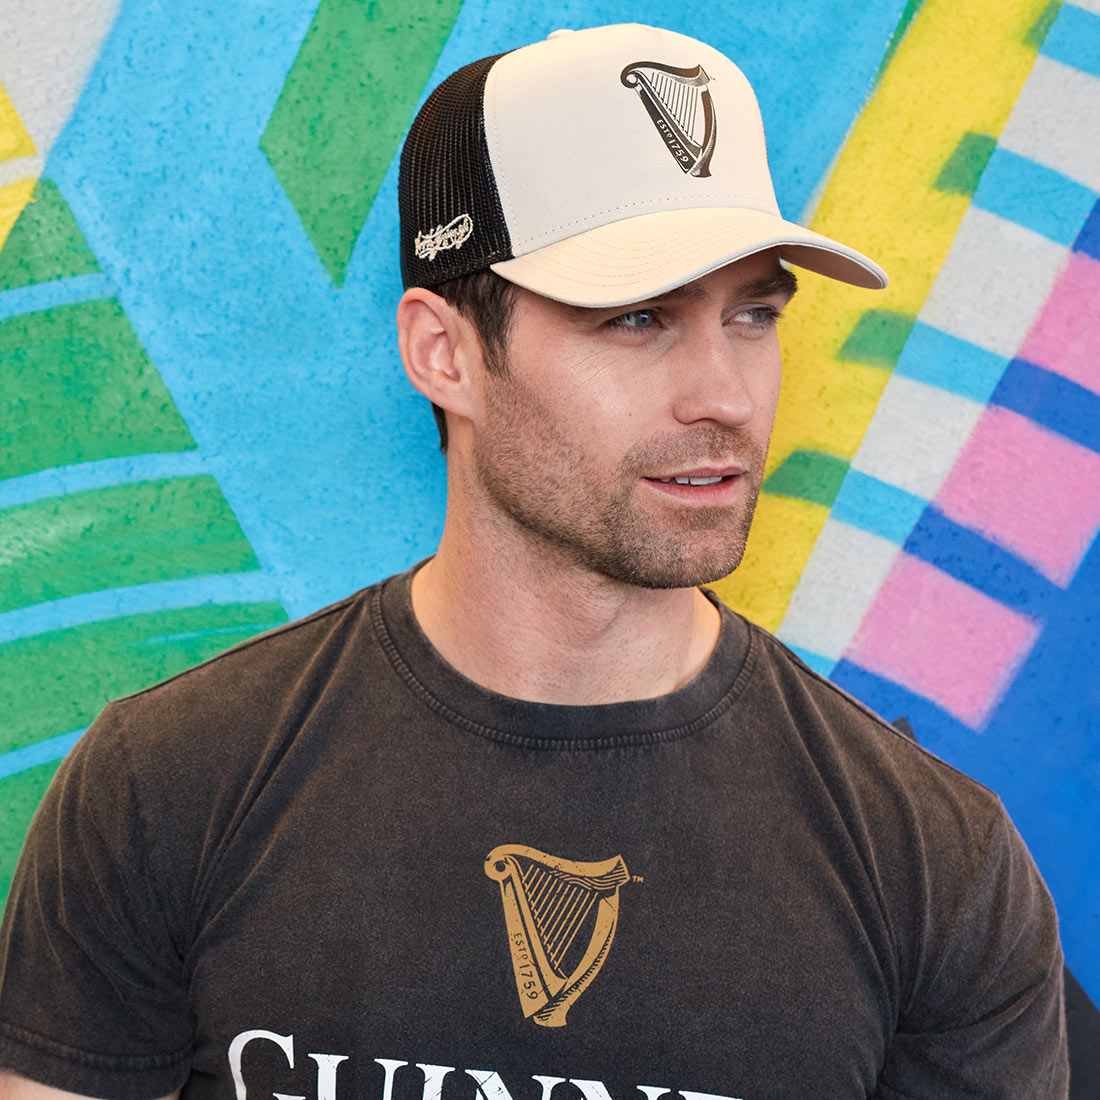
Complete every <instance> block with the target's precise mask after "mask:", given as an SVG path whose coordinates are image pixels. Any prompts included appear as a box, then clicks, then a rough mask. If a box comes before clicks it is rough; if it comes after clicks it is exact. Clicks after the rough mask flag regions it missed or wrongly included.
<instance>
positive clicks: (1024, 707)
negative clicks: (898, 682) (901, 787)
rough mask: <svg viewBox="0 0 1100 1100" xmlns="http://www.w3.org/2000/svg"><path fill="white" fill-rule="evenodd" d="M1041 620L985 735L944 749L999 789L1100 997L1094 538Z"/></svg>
mask: <svg viewBox="0 0 1100 1100" xmlns="http://www.w3.org/2000/svg"><path fill="white" fill-rule="evenodd" d="M1042 620H1043V622H1044V628H1043V632H1042V634H1041V635H1040V637H1039V639H1038V641H1037V643H1036V645H1035V646H1034V647H1033V648H1032V650H1031V653H1030V654H1029V656H1028V658H1027V660H1026V661H1025V662H1024V664H1023V666H1022V667H1021V668H1020V670H1019V671H1018V672H1017V674H1016V676H1015V677H1014V678H1013V681H1012V684H1011V686H1010V687H1009V689H1008V691H1007V692H1006V694H1005V697H1004V698H1003V699H1002V700H1001V703H1000V705H999V706H998V707H997V709H996V710H995V711H994V713H993V715H992V716H991V719H990V721H989V723H988V724H987V726H986V728H985V730H984V731H983V733H982V734H981V735H980V736H973V735H971V736H970V737H967V738H962V737H951V738H950V739H949V744H947V745H945V749H944V751H945V755H947V754H948V753H949V755H948V759H950V760H951V762H952V763H954V764H955V765H956V766H957V767H959V768H961V769H962V770H963V771H965V772H967V773H968V774H970V775H973V776H974V777H975V778H977V779H979V780H981V781H982V782H983V783H986V784H988V785H989V786H990V787H992V788H993V789H994V790H995V791H997V792H998V793H1000V795H1001V797H1002V799H1003V800H1004V802H1005V805H1006V806H1007V807H1008V810H1009V813H1010V814H1011V815H1012V818H1013V820H1014V821H1015V822H1016V825H1017V827H1018V828H1019V830H1020V832H1021V833H1022V834H1023V835H1024V836H1025V837H1026V838H1027V841H1028V845H1029V847H1030V848H1031V850H1032V853H1033V854H1034V856H1035V858H1036V861H1037V862H1038V864H1039V866H1040V867H1041V868H1042V871H1043V876H1044V878H1045V879H1046V881H1047V884H1048V885H1049V886H1050V888H1051V892H1052V893H1053V894H1054V899H1055V901H1056V902H1057V904H1058V911H1059V916H1060V920H1061V928H1062V942H1063V944H1064V946H1065V950H1066V957H1067V959H1068V960H1069V965H1070V967H1071V969H1072V970H1073V972H1074V974H1075V975H1076V977H1077V979H1078V981H1079V982H1080V983H1081V985H1082V986H1083V987H1084V989H1085V990H1086V991H1087V992H1088V994H1089V996H1090V997H1091V998H1092V999H1093V1001H1095V1002H1097V1003H1100V950H1097V943H1098V932H1100V926H1098V923H1097V922H1098V919H1100V916H1098V915H1100V759H1098V758H1097V751H1096V732H1097V728H1098V726H1097V722H1098V719H1097V716H1098V715H1100V676H1097V674H1096V670H1097V669H1098V668H1100V540H1097V541H1096V542H1094V543H1093V545H1092V548H1091V549H1090V550H1089V552H1088V554H1087V555H1086V556H1085V559H1084V560H1083V561H1082V563H1081V565H1080V567H1079V568H1078V570H1077V572H1076V573H1075V574H1074V578H1073V581H1072V582H1071V584H1070V586H1069V588H1068V589H1066V590H1065V591H1061V590H1057V589H1056V590H1055V591H1054V592H1053V593H1052V594H1051V598H1050V599H1049V600H1048V601H1046V602H1045V604H1044V606H1043V614H1042ZM918 732H919V727H918ZM938 736H939V735H938V734H937V737H938Z"/></svg>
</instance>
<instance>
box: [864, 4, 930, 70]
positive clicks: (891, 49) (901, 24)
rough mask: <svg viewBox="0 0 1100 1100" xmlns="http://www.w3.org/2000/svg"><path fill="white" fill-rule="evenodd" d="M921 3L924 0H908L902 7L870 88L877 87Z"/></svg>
mask: <svg viewBox="0 0 1100 1100" xmlns="http://www.w3.org/2000/svg"><path fill="white" fill-rule="evenodd" d="M923 3H924V0H908V2H907V3H906V5H905V7H904V8H903V9H902V13H901V15H900V17H899V18H898V23H897V26H896V27H895V28H894V33H893V34H892V35H890V42H889V44H888V45H887V47H886V53H884V54H883V55H882V61H881V62H880V63H879V67H878V72H876V73H875V79H874V81H873V83H872V84H871V88H872V90H874V89H875V88H877V87H878V82H879V81H880V80H881V79H882V77H883V74H884V73H885V72H886V70H887V69H888V68H889V67H890V62H891V61H893V60H894V54H895V53H897V49H898V46H900V45H901V40H902V39H903V38H904V37H905V32H906V31H907V30H909V24H910V23H912V22H913V19H914V18H915V17H916V14H917V12H918V11H920V7H921V4H923Z"/></svg>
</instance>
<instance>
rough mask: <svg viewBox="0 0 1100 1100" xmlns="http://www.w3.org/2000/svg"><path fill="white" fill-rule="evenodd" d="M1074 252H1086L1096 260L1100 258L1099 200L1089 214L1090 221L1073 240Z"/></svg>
mask: <svg viewBox="0 0 1100 1100" xmlns="http://www.w3.org/2000/svg"><path fill="white" fill-rule="evenodd" d="M1073 251H1074V252H1084V253H1085V255H1086V256H1091V257H1092V258H1093V259H1094V260H1100V202H1098V203H1097V204H1096V205H1095V206H1094V207H1093V208H1092V212H1091V213H1090V214H1089V217H1088V221H1086V222H1085V224H1084V226H1083V227H1082V228H1081V232H1080V233H1078V234H1077V240H1075V241H1074V242H1073Z"/></svg>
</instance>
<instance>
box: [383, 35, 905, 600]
mask: <svg viewBox="0 0 1100 1100" xmlns="http://www.w3.org/2000/svg"><path fill="white" fill-rule="evenodd" d="M399 191H400V202H401V223H402V224H401V250H402V271H403V275H404V279H405V284H406V287H407V288H408V289H407V290H406V294H405V297H404V298H403V300H402V307H401V309H400V310H399V314H398V321H399V328H400V329H401V340H402V354H403V357H404V359H405V362H406V367H407V368H408V369H409V373H410V377H412V378H413V381H414V384H415V385H417V386H418V388H419V389H421V391H422V392H424V393H426V394H427V395H428V396H429V398H431V399H432V400H433V402H434V403H435V404H436V405H437V406H438V408H437V416H438V418H439V421H440V426H441V431H443V432H445V430H446V424H445V421H444V415H443V413H442V411H441V410H442V409H443V408H445V409H447V410H449V412H450V413H452V414H453V416H454V417H455V419H454V420H453V421H452V424H453V426H458V427H461V430H462V456H463V458H462V475H463V476H464V477H467V478H472V479H473V480H472V481H470V482H469V483H468V484H469V485H475V484H476V491H475V495H477V494H480V496H481V499H482V502H483V504H485V505H486V506H487V508H488V510H489V511H490V512H492V513H493V514H494V515H495V516H496V518H497V519H500V520H501V521H502V522H505V523H507V524H511V525H513V527H514V528H515V529H516V530H522V531H524V532H525V533H526V535H529V536H530V537H532V538H537V539H541V540H543V542H544V543H545V544H546V545H548V546H549V545H552V544H554V543H555V542H556V543H557V549H558V550H559V551H560V552H562V553H564V554H566V555H567V556H569V555H575V556H576V557H577V560H581V561H583V562H585V563H586V564H588V565H589V566H592V567H594V568H596V569H597V570H599V571H602V572H605V573H607V574H608V575H612V576H616V577H619V578H620V579H623V580H633V581H634V582H635V583H638V584H642V585H646V586H651V587H666V586H667V587H680V586H683V585H687V584H694V583H698V582H699V581H700V580H706V579H714V578H715V577H717V576H720V575H723V573H724V572H728V571H729V569H731V568H732V567H733V566H734V565H735V564H736V560H737V559H738V558H739V556H740V553H741V550H742V549H743V546H744V537H745V534H746V533H747V526H748V521H749V519H750V518H751V512H752V505H753V502H754V501H755V496H756V492H757V490H758V488H759V484H760V480H761V478H762V474H763V462H764V452H765V450H766V445H767V439H768V434H769V432H770V428H771V419H772V416H773V414H774V410H775V400H776V397H777V394H778V381H779V355H778V343H777V340H776V333H775V320H776V318H777V316H778V313H779V311H780V309H781V308H782V306H783V305H784V304H785V302H786V300H787V298H789V296H790V294H791V293H792V292H793V285H794V280H793V276H791V274H790V272H789V271H788V270H787V269H786V268H785V267H784V266H783V264H782V263H781V261H783V262H788V263H793V264H796V265H798V266H803V267H806V268H809V269H810V270H814V271H817V272H819V273H822V274H825V275H828V276H831V277H833V278H837V279H840V280H843V281H845V282H850V283H853V284H855V285H861V286H867V287H879V286H883V285H885V281H886V280H885V275H884V274H883V273H882V271H881V270H880V269H879V268H878V267H877V265H876V264H874V263H873V261H871V260H869V259H867V258H866V257H864V256H862V255H860V254H859V253H858V252H855V251H854V250H852V249H850V248H848V247H847V246H845V245H842V244H839V243H837V242H835V241H831V240H829V239H828V238H826V237H823V236H820V235H819V234H816V233H813V232H811V231H810V230H807V229H804V228H802V227H801V226H797V225H794V224H793V223H790V222H787V221H784V220H783V218H782V217H781V215H780V213H779V209H778V206H777V204H776V200H775V195H774V191H773V189H772V184H771V179H770V175H769V173H768V166H767V157H766V151H765V145H764V133H763V128H762V124H761V120H760V113H759V109H758V107H757V104H756V100H755V97H754V95H753V93H752V90H751V88H750V87H749V85H748V83H747V81H746V80H745V78H744V76H743V75H742V74H741V72H740V71H739V70H738V69H737V68H736V66H734V65H733V63H732V62H730V61H729V60H728V59H727V58H725V57H724V56H722V55H721V54H720V53H718V52H717V51H716V50H714V49H713V48H711V47H709V46H706V45H705V44H703V43H701V42H698V41H695V40H694V39H691V38H687V37H685V36H683V35H680V34H675V33H673V32H669V31H663V30H658V29H656V28H652V27H643V26H637V25H625V26H616V27H599V28H594V29H592V30H587V31H578V32H557V33H556V34H555V35H552V36H551V38H550V39H548V40H547V41H545V42H540V43H537V44H535V45H533V46H528V47H524V48H523V49H519V50H515V51H513V52H512V53H508V54H503V55H500V56H498V57H493V58H486V59H484V60H483V61H480V62H475V63H474V64H472V65H468V66H466V67H465V68H463V69H461V70H459V71H458V72H457V73H455V74H454V75H453V76H451V77H450V78H448V79H447V80H446V81H444V83H443V84H442V85H440V87H439V88H437V89H436V91H435V92H433V93H432V95H431V96H430V97H429V99H428V100H427V102H426V103H425V105H424V108H423V109H422V111H421V112H420V114H419V115H418V117H417V119H416V121H415V122H414V124H413V127H412V129H411V131H410V134H409V138H408V140H407V142H406V145H405V149H404V151H403V153H402V158H401V177H400V184H399ZM632 362H634V363H635V364H636V366H637V369H636V370H634V371H632V370H631V366H630V364H631V363H632ZM706 387H712V389H711V390H708V389H707V388H706ZM444 444H446V436H445V435H444ZM454 474H455V471H454V469H452V478H454ZM677 477H679V478H681V479H684V478H690V479H691V480H692V481H693V482H703V483H704V484H690V483H689V484H686V485H678V484H677V483H676V481H675V479H676V478H677ZM670 479H671V480H670ZM708 483H713V484H708ZM454 488H456V486H455V485H454V483H453V482H452V489H454ZM605 535H606V536H607V537H605ZM689 550H690V553H688V551H689ZM685 554H686V555H687V556H686V557H685ZM688 558H690V559H691V560H688Z"/></svg>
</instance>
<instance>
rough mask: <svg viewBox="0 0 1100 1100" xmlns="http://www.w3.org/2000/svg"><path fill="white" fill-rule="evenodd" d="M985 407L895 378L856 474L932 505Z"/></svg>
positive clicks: (859, 453) (858, 458)
mask: <svg viewBox="0 0 1100 1100" xmlns="http://www.w3.org/2000/svg"><path fill="white" fill-rule="evenodd" d="M984 411H985V406H984V405H980V404H978V403H977V402H976V401H971V400H969V399H968V398H966V397H961V396H959V394H955V393H950V392H948V391H947V390H941V389H939V388H938V387H937V386H928V385H925V383H923V382H918V381H916V380H915V379H913V378H904V377H902V376H901V375H897V374H895V375H893V376H892V377H891V379H890V381H889V382H888V383H887V384H886V389H885V390H884V391H883V394H882V398H881V400H880V401H879V404H878V408H877V409H876V410H875V415H874V417H873V418H872V420H871V423H870V425H869V426H868V428H867V433H866V435H864V437H863V442H862V443H861V444H860V445H859V450H858V451H856V453H855V457H854V458H853V459H852V469H854V470H858V471H860V473H864V474H870V475H871V476H872V477H877V478H878V479H879V480H880V481H885V482H887V483H889V484H890V485H894V486H896V487H897V488H899V489H904V490H905V491H906V492H907V493H913V494H914V495H915V496H918V497H923V498H924V499H925V500H931V499H932V498H933V497H935V495H936V493H937V492H938V491H939V488H940V486H941V485H942V484H943V480H944V478H945V477H946V476H947V474H948V471H950V469H951V467H952V466H954V465H955V460H956V458H957V457H958V455H959V452H960V451H961V450H962V448H963V446H964V445H965V443H966V441H967V439H969V438H970V433H971V432H972V431H973V430H974V426H975V425H976V424H977V423H978V421H979V420H980V419H981V417H982V413H983V412H984Z"/></svg>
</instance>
